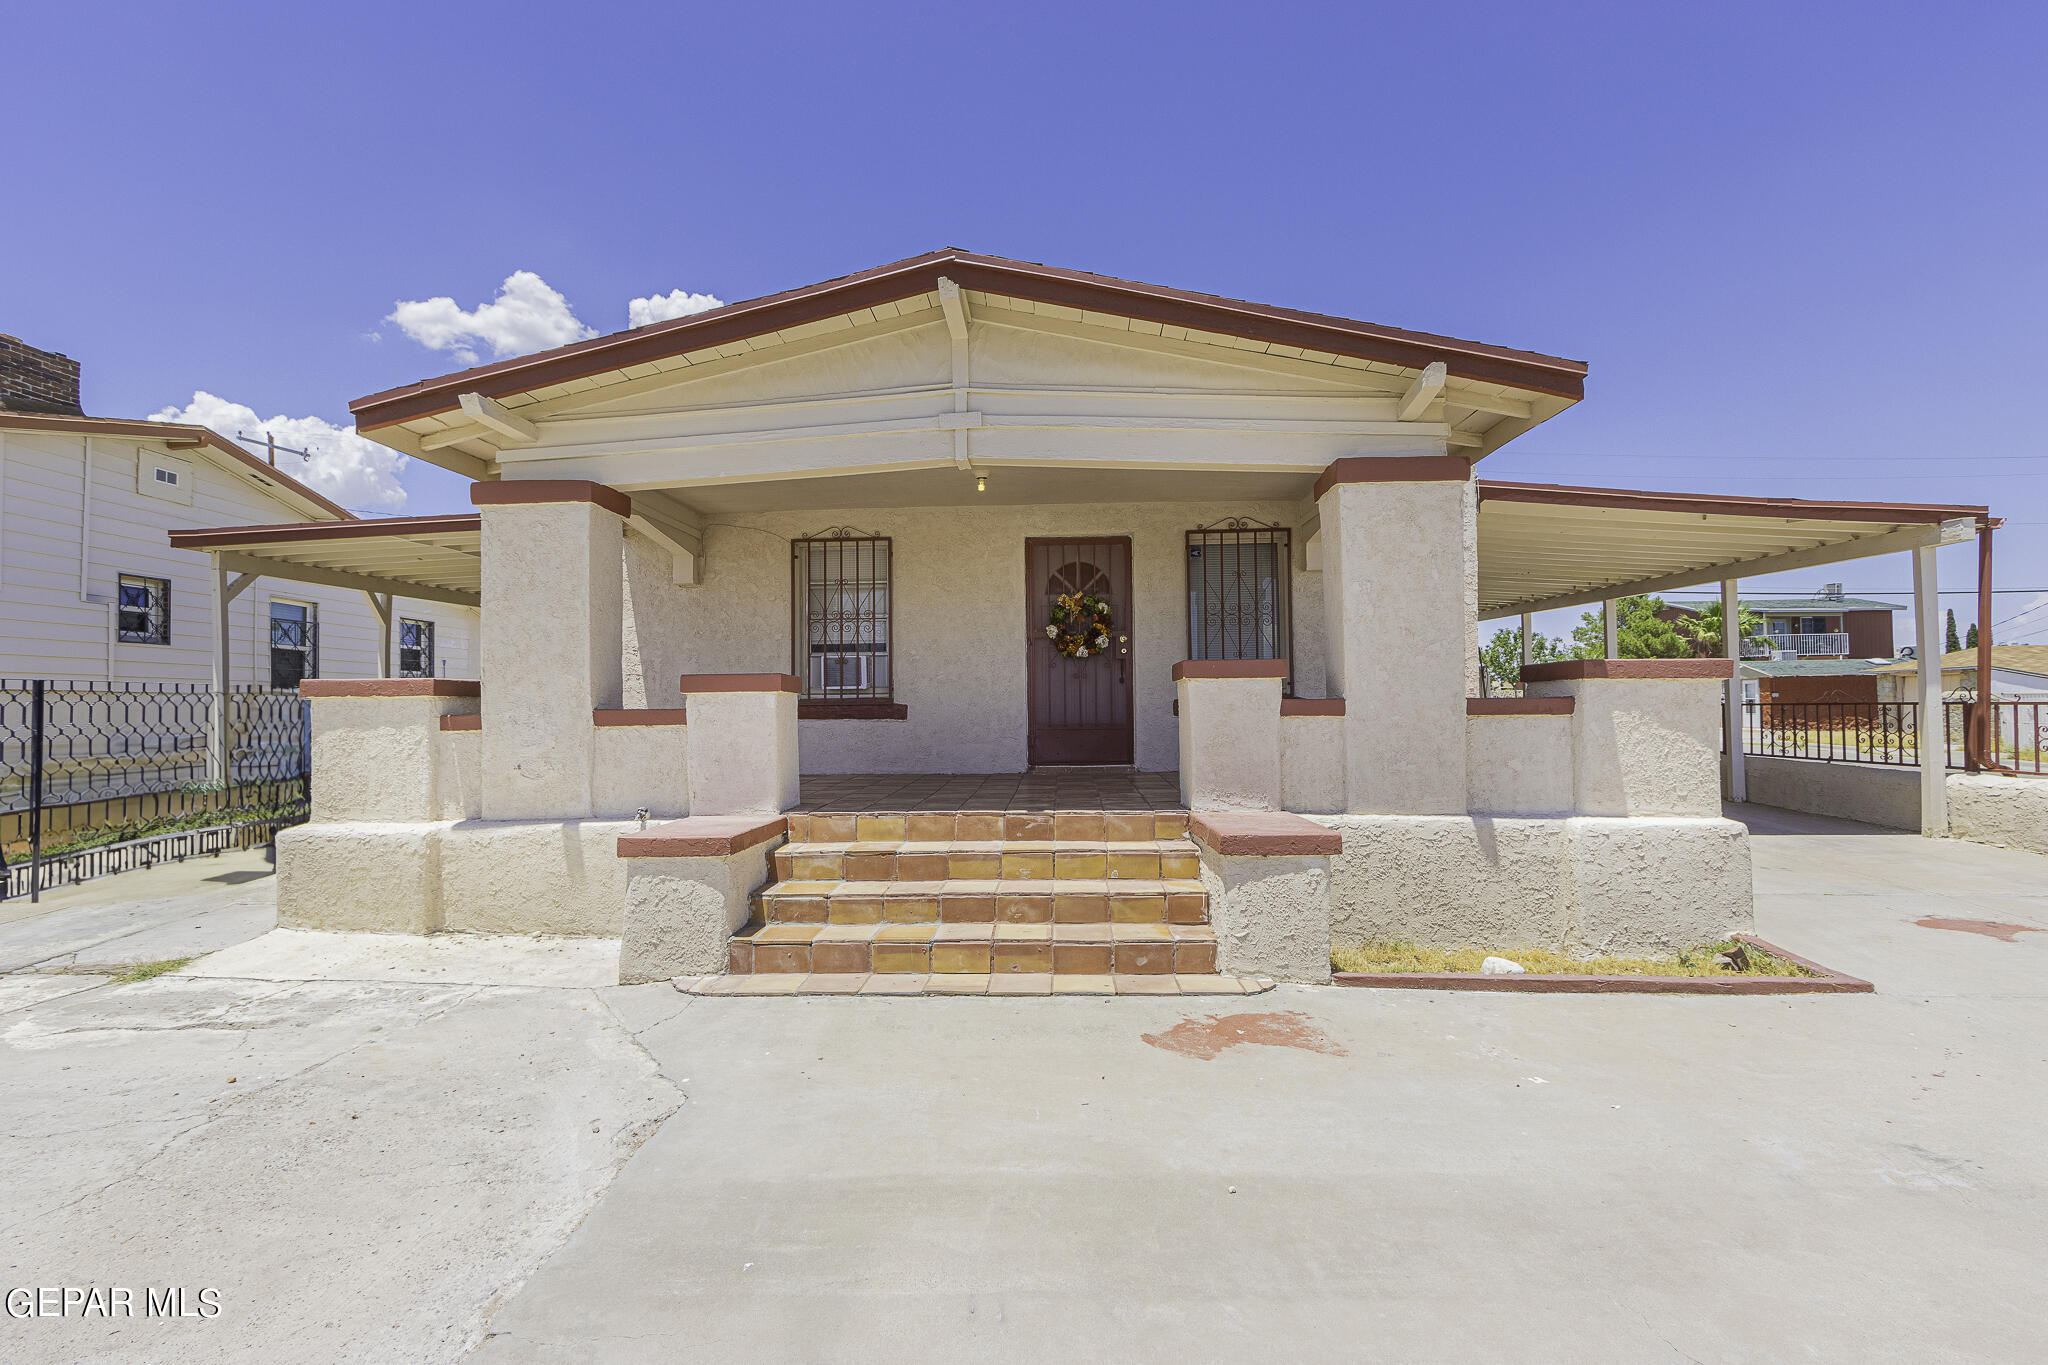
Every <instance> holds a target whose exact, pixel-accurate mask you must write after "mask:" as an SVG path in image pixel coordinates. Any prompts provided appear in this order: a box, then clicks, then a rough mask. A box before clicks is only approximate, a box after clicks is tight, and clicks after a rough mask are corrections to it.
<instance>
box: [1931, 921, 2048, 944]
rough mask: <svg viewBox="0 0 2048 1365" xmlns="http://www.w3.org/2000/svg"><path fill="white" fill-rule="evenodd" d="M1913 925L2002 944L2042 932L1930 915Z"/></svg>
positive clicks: (2010, 925) (2020, 926)
mask: <svg viewBox="0 0 2048 1365" xmlns="http://www.w3.org/2000/svg"><path fill="white" fill-rule="evenodd" d="M1913 923H1915V924H1917V925H1919V926H1920V927H1921V928H1922V929H1952V930H1954V931H1955V932H1956V933H1959V934H1982V935H1984V937H1986V938H1995V939H1997V940H1998V941H1999V942H2000V943H2017V942H2019V937H2020V935H2021V934H2038V933H2040V932H2041V931H2040V930H2039V929H2036V928H2034V927H2032V926H2031V925H2026V924H2002V923H2000V922H1999V921H1998V920H1995V919H1943V918H1942V917H1941V916H1939V915H1929V916H1928V917H1927V918H1926V919H1916V920H1914V921H1913Z"/></svg>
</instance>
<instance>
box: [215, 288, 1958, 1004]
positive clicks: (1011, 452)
mask: <svg viewBox="0 0 2048 1365" xmlns="http://www.w3.org/2000/svg"><path fill="white" fill-rule="evenodd" d="M1585 373H1586V366H1585V365H1584V364H1583V363H1580V362H1577V361H1572V360H1565V359H1559V358H1557V357H1554V356H1549V355H1544V354H1541V353H1537V352H1532V351H1526V350H1518V349H1512V348H1508V347H1503V346H1497V345H1489V344H1484V343H1478V342H1470V341H1462V340H1457V339H1453V338H1449V337H1445V336H1441V335H1436V334H1432V333H1425V332H1414V331H1407V330H1403V329H1399V328H1393V327H1385V326H1379V325H1375V324H1369V323H1363V322H1356V321H1352V320H1348V319H1344V318H1338V317H1332V316H1327V315H1323V314H1317V313H1308V312H1302V311H1298V310H1294V309H1286V308H1276V307H1271V306H1266V305H1260V304H1253V303H1247V302H1243V301H1240V300H1234V299H1227V298H1221V297H1217V296H1214V295H1207V294H1198V293H1192V292H1189V291H1185V290H1178V289H1168V288H1162V287H1159V286H1153V285H1146V284H1140V283H1137V282H1134V281H1129V280H1122V279H1114V278H1110V277H1107V276H1101V275H1093V274H1088V273H1084V272H1080V271H1072V270H1063V269H1057V268H1053V267H1048V266H1043V265H1037V264H1033V263H1029V262H1024V261H1017V260H1010V259H1006V258H1001V257H992V256H983V255H978V254H975V253H970V252H965V251H960V250H953V249H947V250H943V251H938V252H932V253H928V254H926V255H922V256H917V257H912V258H909V259H907V260H903V261H898V262H895V263H892V264H890V265H886V266H882V267H879V268H876V269H872V270H867V271H862V272H860V273H858V274H854V275H848V276H844V277H841V278H838V279H835V280H830V281H826V282H824V283H821V284H816V285H810V286H807V287H804V288H800V289H795V290H792V291H789V292H787V293H782V294H776V295H771V296H768V297H766V298H761V299H756V300H751V301H748V302H743V303H736V304H732V305H728V306H726V307H723V308H719V309H714V310H712V311H710V312H706V313H701V314H697V315H694V316H691V317H689V318H684V319H676V320H672V321H668V322H662V323H656V324H653V325H650V326H646V327H641V328H637V329H633V330H630V331H626V332H621V333H617V334H614V335H610V336H604V337H598V338H595V339H592V340H589V341H584V342H579V343H576V344H573V345H570V346H565V347H561V348H558V349H556V350H552V351H546V352H542V353H539V354H537V355H530V356H524V357H520V358H517V359H513V360H507V361H501V362H498V363H495V364H490V365H484V366H479V367H476V368H473V369H469V370H464V371H461V372H458V373H455V374H450V375H445V376H441V377H438V378H434V379H429V380H425V381H422V382H419V383H415V384H409V385H406V386H404V387H402V388H398V389H393V390H389V391H386V392H382V393H377V394H373V395H370V396H368V397H365V398H361V399H358V400H356V401H355V402H354V403H353V404H352V405H351V407H352V410H353V412H354V413H355V415H356V419H357V423H358V429H359V430H360V431H362V432H364V433H365V434H367V435H368V436H370V437H371V438H372V439H375V440H378V441H381V442H383V443H385V444H386V445H388V446H390V447H391V448H392V449H394V450H398V451H402V452H404V453H406V454H408V455H412V456H415V457H417V458H420V459H424V460H429V461H432V462H435V463H437V464H440V465H442V466H444V467H446V468H448V469H451V470H454V471H457V472H460V473H462V474H464V475H466V476H468V477H470V478H471V479H473V480H475V483H474V484H473V486H472V500H473V502H474V503H475V505H476V509H477V510H476V512H475V513H474V514H473V515H470V516H467V517H445V518H394V519H390V520H388V521H380V522H376V523H368V524H363V525H358V526H348V527H345V528H343V527H337V526H335V525H333V524H321V523H313V524H308V525H305V526H301V527H259V528H237V527H221V528H216V529H213V530H207V531H194V532H189V533H180V535H179V537H178V539H179V542H180V543H181V544H183V545H184V546H186V547H187V548H191V549H194V550H204V551H207V552H209V553H215V554H219V555H225V554H229V553H232V554H234V555H235V556H237V562H238V563H244V564H260V565H262V566H264V568H265V570H266V571H267V572H272V573H276V574H279V575H285V576H289V575H290V574H293V573H298V572H304V573H307V574H312V575H315V576H319V575H332V574H334V573H338V572H347V573H349V574H351V575H354V580H353V581H366V580H367V581H375V582H379V583H382V584H384V585H386V587H387V590H389V591H392V592H396V593H403V592H405V591H407V590H408V589H409V586H410V585H418V584H421V583H432V584H434V585H437V586H439V587H442V588H446V589H449V590H457V589H460V590H467V591H474V592H476V593H478V594H479V596H480V600H481V601H482V603H483V604H484V607H485V610H484V611H483V614H482V621H481V631H482V649H481V658H480V663H481V668H482V673H483V680H482V682H481V683H480V684H479V683H477V682H469V681H459V680H455V679H435V680H430V681H429V680H422V681H419V682H405V681H396V680H394V681H378V682H363V683H347V682H341V681H328V680H322V681H319V682H308V683H306V684H304V685H303V690H304V692H305V693H306V695H308V696H310V697H312V698H313V699H314V700H313V708H314V740H313V745H314V768H315V774H316V776H315V781H314V784H313V790H314V798H313V800H314V809H313V819H312V820H311V822H310V823H308V824H306V825H304V826H301V827H299V828H297V829H294V830H291V831H288V832H287V833H286V835H285V836H283V837H282V838H281V839H280V842H279V887H278V903H279V916H280V922H281V923H282V924H285V925H288V926H300V927H313V928H329V929H362V930H379V931H385V932H413V933H420V932H434V931H471V932H527V933H557V934H583V935H602V936H610V937H616V938H619V939H620V940H621V941H622V948H621V977H622V979H625V980H649V979H655V978H658V977H672V976H682V975H688V976H700V975H701V976H711V977H716V976H717V975H718V974H721V973H726V972H728V971H729V972H732V973H743V974H744V973H756V974H758V973H768V974H771V975H775V976H776V978H777V980H786V981H788V982H790V983H791V985H792V987H793V986H794V985H795V984H796V983H797V982H798V981H799V980H807V979H809V977H807V976H805V975H804V974H809V975H810V976H814V977H816V978H818V979H819V980H820V981H822V982H825V983H827V984H828V985H829V984H830V983H833V982H837V983H839V984H840V985H841V986H842V987H861V982H862V981H866V982H867V985H866V986H865V987H861V988H863V989H874V990H883V991H891V990H899V989H916V988H917V987H918V986H919V985H920V984H921V983H923V982H925V980H926V978H927V976H929V978H930V979H931V981H932V982H934V983H938V984H937V985H936V986H935V988H943V989H948V990H956V991H959V990H964V991H970V992H971V991H974V990H980V989H993V987H991V986H990V984H989V983H990V982H991V981H992V980H993V981H995V982H996V983H998V984H999V985H1000V984H1001V983H1003V982H1005V981H1007V980H1009V979H1010V978H1017V979H1018V980H1019V981H1027V982H1031V983H1034V984H1033V986H1032V987H1031V988H1034V989H1035V988H1038V986H1037V984H1036V983H1044V982H1047V981H1048V980H1049V979H1050V978H1051V977H1059V976H1075V975H1079V976H1083V977H1088V978H1091V979H1093V978H1099V979H1101V980H1103V981H1107V980H1109V978H1110V977H1111V976H1114V977H1115V979H1116V980H1117V981H1119V982H1136V983H1138V984H1139V985H1140V986H1142V985H1143V984H1144V983H1145V982H1146V981H1150V982H1152V983H1154V984H1156V985H1162V986H1166V987H1169V988H1171V987H1173V986H1175V985H1176V984H1178V983H1188V984H1187V985H1185V986H1183V987H1182V988H1184V989H1209V988H1211V987H1212V986H1213V985H1214V983H1215V981H1216V978H1217V977H1218V975H1219V974H1220V975H1222V976H1223V977H1225V978H1228V977H1230V976H1231V975H1233V974H1234V975H1236V976H1240V977H1242V976H1245V975H1257V974H1264V975H1268V976H1273V977H1279V978H1284V979H1295V980H1325V979H1327V977H1328V972H1329V953H1330V949H1331V945H1332V943H1333V942H1337V943H1356V942H1359V941H1362V940H1365V939H1369V938H1405V939H1410V940H1414V941H1420V942H1429V943H1447V944H1464V943H1476V944H1485V945H1494V946H1502V947H1506V946H1513V945H1519V944H1541V945H1551V946H1559V947H1567V948H1572V949H1578V950H1585V951H1592V950H1602V951H1617V952H1665V953H1668V952H1671V951H1674V950H1676V949H1678V948H1680V947H1683V946H1686V945H1691V944H1697V943H1701V942H1706V941H1710V940H1712V939H1715V938H1718V937H1720V936H1721V935H1723V934H1725V933H1727V932H1730V931H1732V930H1736V929H1741V928H1746V927H1747V926H1748V925H1749V923H1750V920H1751V891H1750V870H1749V850H1748V844H1747V842H1746V835H1745V832H1744V829H1743V827H1742V826H1741V825H1739V824H1737V823H1735V822H1733V821H1729V820H1726V819H1724V818H1723V817H1722V814H1721V778H1720V752H1719V751H1720V747H1721V745H1720V736H1721V724H1722V716H1723V711H1724V707H1726V706H1728V705H1730V703H1731V701H1739V691H1734V690H1733V688H1734V686H1735V684H1734V678H1733V672H1734V661H1733V660H1729V659H1678V660H1637V659H1599V660H1576V661H1571V662H1566V663H1553V664H1542V665H1531V666H1529V667H1527V668H1525V670H1524V680H1525V683H1526V690H1527V692H1528V695H1527V696H1525V697H1520V698H1513V699H1497V698H1487V697H1484V696H1483V695H1482V693H1481V688H1480V686H1479V678H1478V648H1477V644H1478V638H1479V636H1478V631H1479V623H1480V622H1481V621H1482V620H1484V619H1490V618H1495V617H1501V616H1513V615H1516V614H1520V613H1527V612H1532V611H1538V610H1547V609H1551V608H1555V607H1564V606H1571V605H1576V604H1580V603H1585V602H1591V601H1599V600H1603V599H1605V598H1611V597H1618V596H1621V595H1624V594H1627V593H1630V592H1635V591H1662V590H1668V589H1672V588H1677V587H1682V586H1685V585H1687V584H1690V583H1698V582H1702V581H1707V582H1712V581H1717V580H1733V579H1736V578H1739V577H1740V576H1742V575H1744V574H1758V575H1760V574H1765V573H1772V572H1784V571H1786V570H1788V569H1792V568H1802V567H1812V566H1814V565H1817V564H1822V563H1831V562H1836V561H1838V560H1846V559H1851V558H1855V557H1858V556H1860V555H1863V554H1870V553H1885V552H1893V551H1910V552H1913V553H1915V555H1916V557H1917V558H1918V559H1919V560H1920V561H1921V562H1922V563H1923V568H1924V573H1925V575H1926V580H1927V582H1928V583H1929V584H1930V585H1931V583H1932V565H1933V552H1934V548H1935V547H1936V546H1938V545H1941V544H1946V543H1953V542H1954V541H1956V540H1959V539H1966V538H1968V537H1970V536H1973V535H1980V534H1988V532H1989V530H1990V529H1991V527H1992V526H1993V525H1995V522H1994V521H1993V520H1992V519H1991V518H1990V517H1989V516H1988V514H1987V513H1986V511H1985V509H1983V508H1981V507H1960V506H1929V505H1905V504H1879V503H1823V502H1810V501H1799V500H1790V499H1765V498H1744V497H1723V496H1709V495H1700V494H1670V493H1649V492H1636V491H1628V490H1612V489H1594V488H1573V487H1560V486H1554V485H1543V484H1523V483H1511V482H1498V481H1488V480H1480V479H1476V478H1475V477H1474V475H1475V466H1476V465H1477V464H1478V462H1479V461H1480V460H1482V459H1483V458H1484V457H1485V456H1486V455H1487V454H1489V453H1490V452H1492V451H1494V450H1496V449H1498V448H1500V447H1501V446H1502V445H1504V444H1506V443H1507V442H1509V441H1511V440H1513V439H1515V438H1517V437H1519V436H1520V435H1522V434H1523V433H1524V432H1527V431H1529V430H1531V429H1532V428H1534V427H1536V426H1538V425H1540V424H1541V423H1543V422H1544V421H1546V420H1548V419H1549V418H1550V417H1552V416H1555V415H1556V414H1557V413H1559V412H1561V411H1563V410H1564V409H1565V408H1566V407H1568V406H1570V405H1571V404H1573V403H1575V402H1577V401H1578V400H1579V399H1580V397H1581V395H1582V392H1583V384H1584V376H1585ZM1987 558H1988V556H1987ZM1930 601H1931V599H1930ZM1734 773H1735V778H1734V780H1735V781H1737V782H1738V783H1739V781H1740V776H1741V764H1740V755H1739V754H1737V755H1736V756H1735V764H1734ZM1939 778H1940V774H1939V773H1938V772H1937V773H1936V774H1935V781H1936V782H1937V783H1938V781H1939ZM868 973H872V974H873V977H872V979H871V980H869V979H868V977H867V976H866V975H865V974H868ZM1018 988H1020V989H1021V988H1023V987H1018ZM1043 988H1044V989H1052V988H1053V987H1051V986H1049V985H1047V986H1044V987H1043ZM1119 988H1121V987H1119ZM1215 988H1218V989H1232V987H1231V986H1230V985H1229V984H1228V982H1227V980H1226V981H1225V982H1224V983H1223V984H1222V985H1221V986H1216V987H1215Z"/></svg>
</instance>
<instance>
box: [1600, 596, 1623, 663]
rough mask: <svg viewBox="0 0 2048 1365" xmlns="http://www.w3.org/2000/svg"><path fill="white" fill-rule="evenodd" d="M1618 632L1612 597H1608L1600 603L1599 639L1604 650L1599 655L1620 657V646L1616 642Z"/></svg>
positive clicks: (1612, 657)
mask: <svg viewBox="0 0 2048 1365" xmlns="http://www.w3.org/2000/svg"><path fill="white" fill-rule="evenodd" d="M1619 634H1620V632H1619V631H1617V630H1616V629H1615V621H1614V599H1613V598H1611V597H1609V598H1607V599H1605V600H1604V601H1602V602H1601V603H1600V639H1601V648H1602V649H1603V650H1604V651H1605V652H1604V653H1603V654H1602V656H1601V657H1603V658H1608V659H1618V658H1620V657H1621V648H1620V646H1619V644H1618V643H1617V637H1618V636H1619Z"/></svg>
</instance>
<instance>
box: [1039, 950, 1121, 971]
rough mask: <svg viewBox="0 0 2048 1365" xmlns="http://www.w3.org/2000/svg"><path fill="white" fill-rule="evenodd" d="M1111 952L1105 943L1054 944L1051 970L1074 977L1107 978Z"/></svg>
mask: <svg viewBox="0 0 2048 1365" xmlns="http://www.w3.org/2000/svg"><path fill="white" fill-rule="evenodd" d="M1112 957H1113V950H1112V949H1111V946H1110V945H1109V944H1107V943H1055V944H1053V945H1052V969H1053V971H1055V972H1060V973H1068V974H1072V975H1074V976H1108V975H1109V971H1110V961H1111V958H1112Z"/></svg>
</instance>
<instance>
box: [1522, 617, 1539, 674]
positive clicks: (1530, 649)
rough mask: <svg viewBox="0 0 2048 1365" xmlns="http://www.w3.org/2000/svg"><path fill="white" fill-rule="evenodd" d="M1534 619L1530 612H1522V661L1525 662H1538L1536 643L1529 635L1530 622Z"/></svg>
mask: <svg viewBox="0 0 2048 1365" xmlns="http://www.w3.org/2000/svg"><path fill="white" fill-rule="evenodd" d="M1533 620H1535V618H1534V617H1532V616H1531V615H1529V613H1528V612H1526V611H1525V612H1523V613H1522V662H1523V663H1525V664H1533V663H1535V662H1536V648H1535V643H1534V642H1533V641H1532V640H1531V639H1530V637H1529V629H1530V623H1531V622H1532V621H1533Z"/></svg>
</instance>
